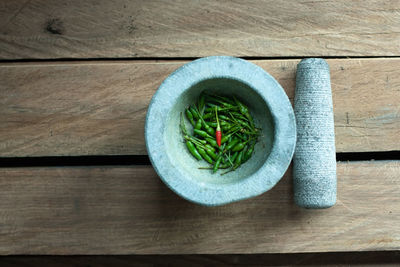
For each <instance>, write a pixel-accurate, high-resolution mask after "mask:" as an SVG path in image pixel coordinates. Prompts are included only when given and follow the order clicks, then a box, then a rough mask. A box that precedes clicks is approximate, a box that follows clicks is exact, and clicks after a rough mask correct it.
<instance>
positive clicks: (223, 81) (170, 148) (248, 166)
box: [163, 78, 275, 186]
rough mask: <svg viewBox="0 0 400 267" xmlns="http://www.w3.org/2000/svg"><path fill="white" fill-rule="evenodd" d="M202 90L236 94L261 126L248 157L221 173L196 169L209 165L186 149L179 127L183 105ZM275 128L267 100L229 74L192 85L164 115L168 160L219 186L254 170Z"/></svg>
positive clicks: (197, 179)
mask: <svg viewBox="0 0 400 267" xmlns="http://www.w3.org/2000/svg"><path fill="white" fill-rule="evenodd" d="M203 91H206V92H210V93H213V94H218V95H224V96H233V95H234V96H236V97H237V98H238V99H239V100H241V101H242V102H243V103H244V104H245V105H247V106H248V108H249V111H250V113H251V115H252V116H253V118H254V122H255V125H256V127H261V128H262V130H261V136H260V137H259V141H258V143H257V144H256V146H255V149H254V153H253V156H252V157H251V158H250V160H249V161H247V162H246V163H244V164H243V165H242V166H240V168H238V169H237V170H235V171H233V172H230V173H228V174H226V175H223V176H221V175H220V174H221V173H223V172H225V171H226V170H219V171H218V172H217V173H215V174H212V173H211V170H203V169H199V167H207V166H210V165H209V164H208V163H206V162H205V161H197V160H196V159H195V158H194V157H193V156H192V155H191V154H190V153H189V151H188V150H187V148H186V145H185V143H184V142H183V136H182V134H181V132H180V128H179V121H180V114H181V112H184V110H185V108H186V107H187V106H189V105H190V104H193V103H195V101H196V99H197V98H198V97H199V95H200V93H201V92H203ZM185 124H186V128H187V129H188V131H189V132H192V131H193V128H192V126H191V124H190V123H189V121H188V120H187V119H186V118H185ZM274 132H275V131H274V121H273V117H272V116H271V112H270V110H269V108H268V104H267V102H266V101H265V100H264V99H263V98H262V97H261V96H260V95H259V94H258V93H257V92H256V91H254V90H253V89H252V88H251V86H250V85H248V84H246V83H243V82H241V81H239V80H234V79H229V78H212V79H207V80H203V81H201V82H199V83H197V84H195V85H193V86H191V87H190V88H188V89H187V90H186V91H185V92H184V93H182V94H181V96H180V97H179V98H178V99H177V101H176V102H175V103H174V105H173V108H172V109H171V110H170V112H169V114H168V116H167V122H166V130H165V131H164V136H163V138H164V142H165V144H166V146H167V154H168V157H169V160H170V161H172V162H174V163H175V164H174V165H179V166H180V170H181V171H182V172H184V173H185V176H186V177H188V178H189V179H192V180H194V181H195V182H197V183H200V184H209V185H214V186H218V184H227V183H235V182H237V181H240V180H242V179H246V178H247V177H249V176H251V175H252V174H253V173H255V172H256V171H257V170H258V169H259V168H260V167H261V166H262V165H263V164H264V163H265V161H266V160H267V158H268V155H269V154H270V151H271V149H272V146H273V140H274ZM266 178H267V177H266Z"/></svg>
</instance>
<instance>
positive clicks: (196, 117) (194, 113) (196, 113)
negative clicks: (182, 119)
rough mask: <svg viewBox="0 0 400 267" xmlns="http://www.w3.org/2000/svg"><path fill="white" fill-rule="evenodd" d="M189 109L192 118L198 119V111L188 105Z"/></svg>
mask: <svg viewBox="0 0 400 267" xmlns="http://www.w3.org/2000/svg"><path fill="white" fill-rule="evenodd" d="M189 110H190V112H191V113H192V115H193V118H194V119H196V120H198V119H199V118H200V115H199V113H198V112H197V111H196V109H194V108H193V107H190V108H189Z"/></svg>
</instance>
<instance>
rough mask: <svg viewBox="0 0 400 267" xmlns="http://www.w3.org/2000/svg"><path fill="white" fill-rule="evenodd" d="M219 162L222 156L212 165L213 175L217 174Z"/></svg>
mask: <svg viewBox="0 0 400 267" xmlns="http://www.w3.org/2000/svg"><path fill="white" fill-rule="evenodd" d="M221 160H222V155H219V157H218V158H217V160H216V161H215V163H214V168H213V173H216V172H217V170H218V168H219V165H220V164H221Z"/></svg>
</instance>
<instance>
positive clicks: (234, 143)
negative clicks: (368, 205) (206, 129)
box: [224, 138, 240, 151]
mask: <svg viewBox="0 0 400 267" xmlns="http://www.w3.org/2000/svg"><path fill="white" fill-rule="evenodd" d="M239 141H240V140H239V139H237V138H235V139H233V140H232V141H231V142H230V143H229V144H228V145H227V146H226V148H225V150H224V151H228V150H231V149H232V148H233V147H234V146H235V145H236V144H237V143H239Z"/></svg>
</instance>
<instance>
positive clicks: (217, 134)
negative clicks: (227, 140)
mask: <svg viewBox="0 0 400 267" xmlns="http://www.w3.org/2000/svg"><path fill="white" fill-rule="evenodd" d="M215 117H216V118H217V129H216V131H215V139H216V141H217V145H218V146H219V147H220V146H221V138H222V133H221V127H220V126H219V120H218V112H217V107H215Z"/></svg>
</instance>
